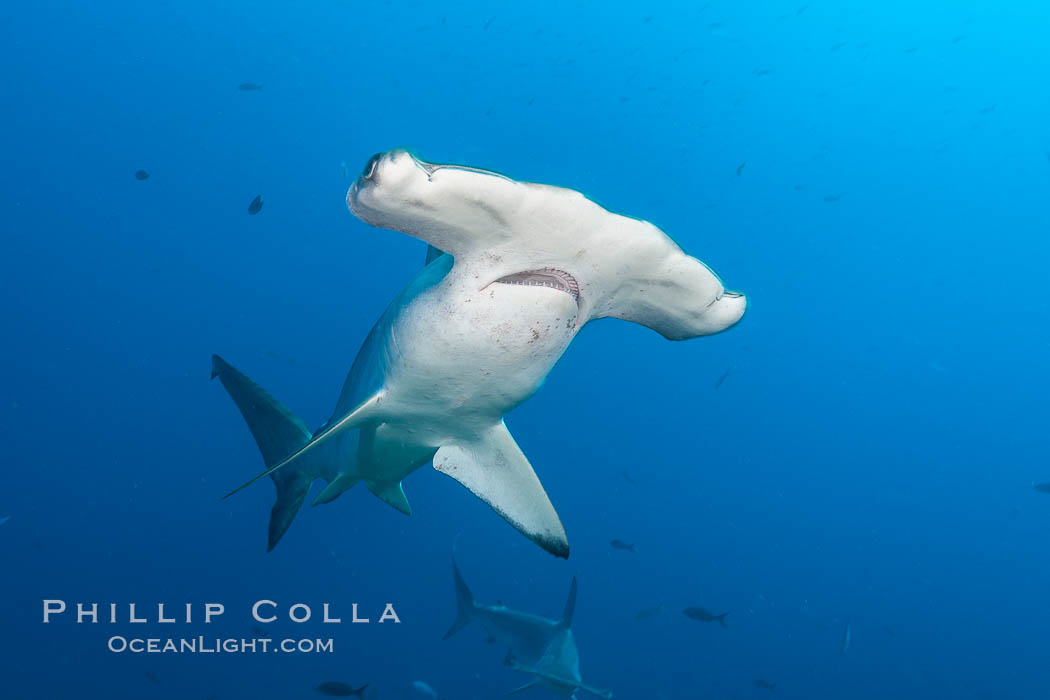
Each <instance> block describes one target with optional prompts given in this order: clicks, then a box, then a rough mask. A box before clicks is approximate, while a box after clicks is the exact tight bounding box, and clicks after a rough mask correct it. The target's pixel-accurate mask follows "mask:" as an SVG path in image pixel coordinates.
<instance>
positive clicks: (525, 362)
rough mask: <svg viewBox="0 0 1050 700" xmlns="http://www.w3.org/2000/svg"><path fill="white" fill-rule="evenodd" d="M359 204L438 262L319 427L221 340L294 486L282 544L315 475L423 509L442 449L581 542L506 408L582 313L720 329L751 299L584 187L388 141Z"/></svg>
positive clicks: (503, 503) (560, 349)
mask: <svg viewBox="0 0 1050 700" xmlns="http://www.w3.org/2000/svg"><path fill="white" fill-rule="evenodd" d="M346 201H347V205H348V206H349V208H350V211H351V212H353V213H354V214H355V215H356V216H357V217H359V218H360V219H362V220H363V221H365V222H366V223H369V224H371V225H373V226H377V227H380V228H387V229H393V230H395V231H401V232H403V233H406V234H408V235H410V236H414V237H416V238H420V239H422V240H424V241H426V242H427V243H428V244H429V248H428V251H427V257H426V265H425V266H424V267H423V269H422V270H421V271H420V272H419V273H418V274H417V275H416V277H415V278H414V279H413V280H412V281H411V282H410V283H409V284H408V286H407V287H406V288H405V289H404V290H403V291H402V292H401V293H400V294H398V295H397V297H395V298H394V300H393V301H392V302H391V304H390V306H389V307H388V308H387V309H386V311H385V312H384V313H383V315H382V316H381V317H380V319H379V321H377V322H376V324H375V326H374V327H373V328H372V330H371V332H370V333H369V334H368V337H367V338H366V339H365V341H364V344H363V345H362V347H361V349H360V351H359V352H358V354H357V358H356V359H355V360H354V363H353V366H352V367H351V368H350V373H349V376H348V377H347V379H346V382H345V384H344V385H343V390H342V392H341V393H340V395H339V399H338V401H337V403H336V407H335V411H334V412H333V413H332V417H331V418H330V419H329V420H328V422H327V423H325V424H324V425H323V426H321V427H320V428H319V429H318V430H316V431H310V430H309V429H308V428H307V427H306V426H305V425H304V424H303V422H302V421H301V420H299V419H298V418H297V417H296V416H295V415H294V414H293V413H292V412H291V411H289V410H288V409H287V408H285V407H284V406H283V405H281V404H280V403H279V402H278V401H277V400H276V399H274V398H273V397H271V396H270V395H269V394H268V393H266V392H265V391H264V390H263V389H262V388H261V387H259V386H258V385H256V384H255V383H254V382H252V381H251V380H250V379H248V378H247V377H246V376H244V375H243V374H241V373H240V372H239V371H237V370H236V369H234V368H233V367H232V366H231V365H229V364H228V363H226V362H225V361H223V360H222V358H220V357H218V356H214V357H213V361H212V377H213V378H214V377H218V378H219V379H220V381H221V382H222V384H223V386H225V388H226V390H227V391H228V392H229V394H230V396H231V397H232V398H233V400H234V402H235V403H236V404H237V407H238V408H239V409H240V412H241V414H242V415H243V416H244V419H245V421H246V422H247V423H248V427H249V429H250V430H251V432H252V434H253V435H254V437H255V440H256V442H257V443H258V445H259V450H260V452H261V453H262V456H263V460H264V462H265V463H266V466H267V468H266V470H265V471H264V472H262V473H261V474H259V475H258V476H256V477H255V478H254V479H252V480H250V481H249V482H247V483H246V484H244V485H242V486H241V487H239V488H238V489H236V490H234V491H232V492H231V493H230V494H227V495H232V494H233V493H236V492H237V491H239V490H241V489H243V488H244V487H246V486H248V485H249V484H252V483H254V482H255V481H257V480H258V479H261V478H262V477H264V476H270V477H271V478H272V479H273V481H274V483H275V485H276V487H277V501H276V503H275V505H274V506H273V510H272V511H271V515H270V530H269V549H273V547H274V546H275V545H276V544H277V542H278V541H279V540H280V539H281V537H282V536H283V535H284V533H285V532H286V531H287V529H288V526H289V525H290V524H291V522H292V519H293V518H294V517H295V515H296V513H297V512H298V511H299V508H300V506H301V505H302V503H303V501H304V499H305V498H306V495H307V492H308V491H309V489H310V486H311V484H312V483H313V482H314V481H315V480H317V479H321V480H323V481H324V482H326V484H327V486H326V487H325V488H324V490H322V491H321V492H320V493H319V494H318V496H317V498H316V500H315V501H314V504H315V505H316V504H318V503H328V502H329V501H332V500H333V499H335V498H336V497H338V496H339V495H340V494H342V493H343V492H344V491H346V490H347V489H349V488H351V487H352V486H354V485H355V484H357V483H358V482H362V481H363V482H364V483H365V484H366V485H367V487H368V489H369V490H370V491H371V492H372V493H374V494H375V495H376V496H378V497H379V498H381V499H382V500H384V501H386V502H387V503H389V504H390V505H391V506H393V507H394V508H396V509H398V510H399V511H401V512H403V513H406V514H411V508H410V507H409V504H408V500H407V499H406V498H405V494H404V491H403V489H402V486H401V481H402V479H404V478H405V477H406V476H408V475H409V474H411V473H412V472H413V471H415V470H416V469H419V468H420V467H421V466H423V465H425V464H426V463H428V462H431V461H432V462H433V464H434V468H435V469H437V470H438V471H440V472H442V473H444V474H447V475H449V476H451V477H452V478H453V479H456V480H457V481H459V482H460V483H461V484H463V485H464V486H466V487H467V488H468V489H470V490H471V491H472V492H473V493H474V494H476V495H477V496H478V497H479V498H481V499H482V500H483V501H485V502H486V503H488V504H489V505H490V506H491V507H492V508H493V510H495V511H496V512H497V513H499V514H500V515H501V516H503V517H504V518H505V519H506V520H507V521H508V522H509V523H510V524H511V525H513V526H514V527H515V528H517V529H518V530H519V531H521V532H522V533H523V534H524V535H525V536H527V537H529V538H530V539H532V540H533V541H535V542H536V543H537V544H539V545H540V546H541V547H543V548H544V549H546V550H547V551H548V552H551V553H552V554H554V555H556V556H560V557H566V558H567V557H568V555H569V542H568V538H567V537H566V534H565V529H564V527H563V526H562V523H561V520H560V519H559V517H558V514H557V512H556V511H555V509H554V506H553V505H552V504H551V502H550V499H549V498H548V496H547V493H546V491H544V489H543V486H542V484H541V483H540V480H539V479H538V478H537V476H536V473H535V472H534V471H533V468H532V466H531V465H530V464H529V461H528V459H526V457H525V455H524V454H523V453H522V451H521V450H520V449H519V448H518V445H517V444H516V443H515V441H514V438H513V437H511V434H510V432H509V431H508V430H507V426H506V425H505V424H504V422H503V415H504V414H505V413H507V412H508V411H510V410H511V409H512V408H514V407H515V406H517V405H519V404H520V403H522V402H523V401H525V400H526V399H528V398H529V397H530V396H532V394H533V393H535V392H536V390H537V389H539V387H540V385H541V384H542V383H543V380H544V378H545V377H546V376H547V373H548V372H550V370H551V368H552V367H553V366H554V364H555V363H556V362H557V361H558V359H559V358H560V357H561V355H562V353H564V352H565V349H566V348H567V347H568V346H569V343H570V342H571V341H572V339H573V338H575V337H576V334H577V333H578V332H579V331H580V329H581V328H583V326H585V325H586V324H587V323H588V322H590V321H592V320H595V319H599V318H607V317H612V318H620V319H624V320H627V321H633V322H635V323H639V324H642V325H644V326H648V327H649V328H652V329H653V330H655V331H657V332H658V333H660V334H661V335H663V336H664V337H666V338H668V339H671V340H684V339H687V338H694V337H697V336H703V335H711V334H713V333H718V332H720V331H723V330H725V329H727V328H729V327H730V326H732V325H733V324H735V323H736V322H737V321H738V320H739V319H740V317H741V316H742V315H743V313H744V309H745V307H746V301H745V298H744V296H743V295H742V294H737V293H734V292H729V291H726V289H725V288H724V287H723V286H722V283H721V282H720V281H719V279H718V277H716V276H715V275H714V274H713V273H712V272H711V270H710V269H708V267H707V266H706V265H704V264H703V263H702V262H700V261H699V260H697V259H696V258H693V257H690V256H689V255H686V254H685V253H684V252H683V251H682V249H681V248H679V247H678V245H676V244H675V243H674V241H672V240H671V238H670V237H668V236H667V235H666V234H665V233H664V232H663V231H661V230H660V229H658V228H657V227H656V226H654V225H652V224H650V223H648V222H646V221H641V220H639V219H632V218H629V217H626V216H620V215H618V214H614V213H611V212H609V211H607V210H606V209H604V208H602V207H601V206H599V205H598V204H596V203H594V202H593V201H591V200H589V199H587V198H586V197H584V196H583V195H582V194H580V193H579V192H576V191H574V190H569V189H565V188H561V187H553V186H549V185H540V184H535V183H528V182H517V181H515V180H512V179H510V178H508V177H504V176H503V175H500V174H498V173H494V172H490V171H487V170H479V169H477V168H470V167H465V166H459V165H437V164H434V163H427V162H424V161H422V160H419V159H418V158H416V157H415V156H413V155H412V154H410V153H408V152H407V151H404V150H392V151H389V152H386V153H382V154H377V155H375V156H373V157H372V158H371V160H369V161H368V163H367V164H366V165H365V169H364V171H363V172H362V173H361V175H360V176H359V177H358V178H357V181H356V182H354V184H353V185H352V186H351V187H350V190H349V192H348V193H347V196H346Z"/></svg>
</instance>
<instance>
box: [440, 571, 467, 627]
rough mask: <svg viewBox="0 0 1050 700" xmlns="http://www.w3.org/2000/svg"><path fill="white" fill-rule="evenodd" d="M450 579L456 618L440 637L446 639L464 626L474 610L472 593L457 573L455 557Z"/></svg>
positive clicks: (461, 575)
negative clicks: (454, 592) (454, 599)
mask: <svg viewBox="0 0 1050 700" xmlns="http://www.w3.org/2000/svg"><path fill="white" fill-rule="evenodd" d="M452 581H453V585H454V586H455V589H456V619H455V621H454V622H453V623H452V626H451V627H449V628H448V632H445V636H444V637H442V639H448V638H449V637H451V636H452V635H454V634H455V633H456V632H459V631H460V630H461V629H463V628H464V627H466V626H467V624H469V623H470V618H471V614H472V613H473V612H474V594H472V593H471V592H470V589H469V588H467V582H466V581H464V580H463V574H461V573H459V566H457V565H456V560H455V559H453V560H452Z"/></svg>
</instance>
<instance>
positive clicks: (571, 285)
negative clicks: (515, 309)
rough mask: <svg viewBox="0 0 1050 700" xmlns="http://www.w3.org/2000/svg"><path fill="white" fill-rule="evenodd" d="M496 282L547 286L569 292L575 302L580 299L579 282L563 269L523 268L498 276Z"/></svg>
mask: <svg viewBox="0 0 1050 700" xmlns="http://www.w3.org/2000/svg"><path fill="white" fill-rule="evenodd" d="M496 283H497V284H518V285H523V286H526V287H547V288H548V289H557V290H558V291H560V292H565V293H566V294H571V295H572V298H573V299H575V300H576V302H577V303H579V301H580V283H579V282H577V281H576V278H575V277H573V276H572V275H570V274H569V273H568V272H566V271H565V270H559V269H557V268H554V267H544V268H542V269H539V270H525V271H524V272H515V273H514V274H513V275H507V276H506V277H500V278H499V279H498V280H496Z"/></svg>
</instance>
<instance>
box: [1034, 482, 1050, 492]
mask: <svg viewBox="0 0 1050 700" xmlns="http://www.w3.org/2000/svg"><path fill="white" fill-rule="evenodd" d="M1032 488H1033V489H1035V490H1036V491H1038V492H1039V493H1050V482H1044V483H1042V484H1035V485H1034V486H1032Z"/></svg>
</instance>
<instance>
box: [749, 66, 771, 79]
mask: <svg viewBox="0 0 1050 700" xmlns="http://www.w3.org/2000/svg"><path fill="white" fill-rule="evenodd" d="M752 72H753V73H754V74H755V77H756V78H764V77H766V76H767V75H772V74H773V69H772V68H756V69H755V70H754V71H752Z"/></svg>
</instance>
